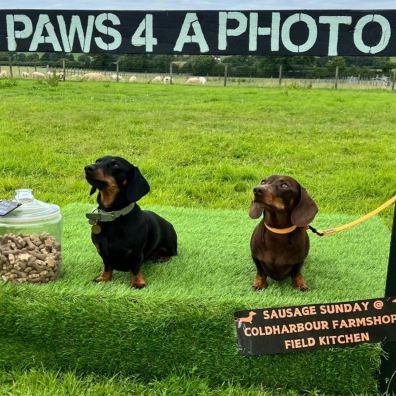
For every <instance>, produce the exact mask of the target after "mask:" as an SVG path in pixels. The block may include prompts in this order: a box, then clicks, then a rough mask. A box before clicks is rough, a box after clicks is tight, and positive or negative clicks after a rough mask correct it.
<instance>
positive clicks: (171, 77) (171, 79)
mask: <svg viewBox="0 0 396 396" xmlns="http://www.w3.org/2000/svg"><path fill="white" fill-rule="evenodd" d="M169 74H170V84H171V85H172V84H173V63H172V62H171V63H170V65H169Z"/></svg>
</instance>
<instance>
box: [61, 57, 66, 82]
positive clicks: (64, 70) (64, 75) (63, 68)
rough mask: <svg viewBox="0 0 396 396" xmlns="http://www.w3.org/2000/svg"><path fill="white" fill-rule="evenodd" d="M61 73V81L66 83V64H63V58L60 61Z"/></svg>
mask: <svg viewBox="0 0 396 396" xmlns="http://www.w3.org/2000/svg"><path fill="white" fill-rule="evenodd" d="M62 72H63V81H66V62H65V58H63V59H62Z"/></svg>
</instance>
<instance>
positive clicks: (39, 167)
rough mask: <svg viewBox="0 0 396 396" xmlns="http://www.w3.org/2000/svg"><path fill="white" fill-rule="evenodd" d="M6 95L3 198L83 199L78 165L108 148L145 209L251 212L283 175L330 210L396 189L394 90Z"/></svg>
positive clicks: (11, 91)
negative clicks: (27, 190) (146, 191)
mask: <svg viewBox="0 0 396 396" xmlns="http://www.w3.org/2000/svg"><path fill="white" fill-rule="evenodd" d="M1 87H3V88H2V89H1ZM0 96H1V101H0V131H1V132H0V134H1V139H2V142H4V144H1V147H0V156H1V158H2V161H1V165H0V194H1V196H12V193H13V191H14V189H15V188H17V187H21V186H30V187H33V188H34V189H35V191H36V194H37V196H38V197H39V198H41V199H43V200H46V201H53V202H56V203H58V204H60V205H64V204H66V203H71V202H86V201H87V193H88V188H87V185H86V183H85V181H84V178H83V177H82V169H83V167H84V166H85V165H86V164H88V163H91V162H93V161H94V160H95V159H96V158H97V157H98V156H100V155H103V154H107V153H111V154H119V155H121V156H124V157H126V158H128V159H130V160H131V161H133V162H134V163H135V164H137V165H139V167H140V168H141V169H142V171H143V173H144V174H145V175H146V176H147V178H148V180H149V181H150V184H151V187H152V190H153V193H152V194H150V195H149V196H148V197H147V198H145V200H144V202H146V203H150V204H165V205H171V206H187V207H211V208H213V207H215V208H246V207H247V205H248V202H249V199H250V195H251V189H252V187H253V186H254V185H255V184H256V183H257V182H258V181H259V180H261V179H262V178H263V177H264V176H268V175H270V174H276V173H278V174H289V175H291V176H294V177H295V178H296V179H298V180H299V181H301V183H302V184H304V185H305V186H306V187H307V188H308V191H310V192H311V194H312V195H313V196H314V197H315V199H316V201H317V203H318V205H319V207H320V209H321V211H323V212H329V213H348V214H361V213H366V212H368V211H369V210H371V209H372V208H374V207H376V206H379V204H380V203H382V202H383V201H385V199H386V198H388V197H390V196H391V195H392V194H393V193H394V192H395V185H396V174H395V172H394V169H395V166H396V145H395V144H394V139H395V134H396V100H395V95H394V94H393V93H390V92H381V91H358V92H357V91H338V92H336V91H334V90H302V89H289V90H287V89H256V88H231V87H227V88H226V89H225V88H223V87H188V86H154V85H142V84H138V85H133V86H131V85H127V84H121V85H117V84H106V83H77V82H76V83H65V84H60V85H59V86H58V87H48V86H47V85H46V84H44V83H41V84H39V83H37V82H31V81H18V82H17V85H16V86H13V87H8V86H7V85H6V83H5V82H0ZM383 216H384V218H385V219H386V222H387V224H388V225H389V224H390V219H391V215H390V212H387V213H386V214H384V215H383Z"/></svg>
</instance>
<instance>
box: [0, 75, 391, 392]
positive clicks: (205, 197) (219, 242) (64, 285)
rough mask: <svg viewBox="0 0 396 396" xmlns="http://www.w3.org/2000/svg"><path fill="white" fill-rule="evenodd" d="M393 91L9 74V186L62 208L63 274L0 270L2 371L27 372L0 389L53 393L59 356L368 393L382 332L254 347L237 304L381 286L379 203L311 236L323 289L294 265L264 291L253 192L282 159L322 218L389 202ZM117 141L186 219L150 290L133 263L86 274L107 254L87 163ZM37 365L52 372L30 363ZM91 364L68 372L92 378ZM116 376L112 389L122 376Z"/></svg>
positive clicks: (127, 368) (0, 91) (328, 220)
mask: <svg viewBox="0 0 396 396" xmlns="http://www.w3.org/2000/svg"><path fill="white" fill-rule="evenodd" d="M394 99H395V96H394V94H393V93H390V92H382V91H373V90H370V91H344V90H342V91H333V90H302V89H254V88H236V87H235V88H231V87H227V88H226V89H224V88H222V87H186V86H154V85H140V84H138V85H127V84H119V85H116V84H108V83H65V84H59V85H58V86H56V87H49V86H47V85H46V84H45V83H38V82H32V81H18V82H17V83H16V84H10V83H9V82H8V81H0V140H1V144H0V157H1V161H0V197H1V198H4V197H5V198H9V197H12V195H13V191H14V190H15V189H16V188H21V187H30V188H33V189H34V191H35V195H36V197H37V198H39V199H41V200H44V201H49V202H54V203H57V204H59V205H61V206H62V207H63V212H64V214H65V223H64V224H65V240H64V258H65V276H64V278H63V279H62V280H60V281H58V282H56V283H53V284H49V285H45V286H40V287H37V286H33V285H29V286H18V287H16V286H12V285H3V286H2V287H0V312H1V314H2V316H1V318H0V324H1V329H2V331H1V332H0V368H1V369H2V370H5V371H0V373H2V374H1V375H3V376H12V375H14V376H17V377H18V383H21V388H20V390H18V386H17V385H15V386H14V388H12V389H11V390H9V388H1V387H0V393H1V392H3V393H5V392H10V393H11V394H18V393H17V392H22V393H23V392H25V394H29V392H30V394H37V393H36V391H35V389H36V388H35V386H36V384H37V381H38V382H40V381H42V382H43V384H44V385H43V386H44V387H45V389H46V391H48V394H51V389H53V387H52V388H51V386H52V385H50V382H51V381H52V384H54V381H57V384H58V385H59V384H60V383H62V384H63V382H62V381H64V380H65V378H68V377H67V376H68V375H69V374H65V376H63V374H62V375H61V376H60V377H59V378H58V377H56V374H54V370H55V372H56V370H58V369H61V370H62V371H67V370H76V372H77V373H78V375H80V374H84V373H85V374H89V373H92V372H93V373H95V374H96V375H102V376H113V375H114V374H116V373H121V374H122V375H125V376H126V378H129V377H130V376H133V379H131V380H130V381H131V382H128V381H129V379H125V381H127V382H125V383H127V384H128V385H127V386H129V385H130V386H131V389H140V388H134V387H135V386H136V387H139V386H141V387H142V388H141V389H144V390H145V391H147V392H157V393H159V394H166V392H169V394H174V393H177V392H179V391H177V392H176V391H175V392H174V393H172V390H174V389H176V387H180V392H179V393H180V394H188V390H187V391H186V390H185V389H187V388H188V387H189V386H190V385H189V384H190V383H192V384H194V383H197V384H198V383H199V384H201V385H202V386H203V387H204V386H207V387H210V389H213V391H214V392H216V389H217V388H216V387H219V386H220V385H221V384H222V383H224V382H228V381H232V385H230V387H229V388H227V389H229V392H230V394H232V392H233V391H234V390H236V394H238V390H241V389H242V388H238V386H239V385H237V384H238V383H239V384H241V385H240V386H243V387H244V388H245V387H250V386H255V387H256V388H255V389H257V386H259V384H263V386H265V387H266V389H279V388H280V389H282V390H283V391H284V390H285V389H298V390H300V391H301V390H304V389H306V390H312V391H313V390H315V389H316V390H321V391H328V392H329V393H346V392H348V393H349V392H357V393H362V392H369V393H372V392H373V391H374V389H375V385H376V384H375V382H376V370H377V368H378V364H379V353H380V351H379V347H378V346H377V345H362V346H359V347H356V348H348V349H333V350H322V351H315V352H305V353H298V354H295V355H282V356H264V357H254V358H242V357H241V356H239V355H238V353H237V348H236V336H235V331H234V327H233V326H234V325H233V320H232V318H233V313H234V311H236V310H240V309H243V308H247V309H248V308H253V307H257V308H260V307H271V306H282V305H297V304H307V303H322V302H326V301H346V300H349V299H362V298H370V297H379V296H382V295H383V290H384V282H385V268H386V261H387V254H388V247H389V232H388V230H387V228H389V226H390V224H391V218H392V217H391V214H392V211H391V210H388V211H386V212H384V213H383V214H382V215H381V218H382V220H383V221H384V223H385V224H386V226H387V227H386V226H384V223H382V222H381V221H380V220H379V219H374V220H372V221H370V222H369V223H367V224H365V225H362V226H360V227H359V228H356V229H354V230H353V231H348V232H345V233H342V234H339V235H337V236H332V237H328V238H324V239H317V238H311V239H312V249H311V252H310V256H309V260H308V263H307V266H306V269H305V277H306V280H307V282H308V284H309V286H310V287H311V291H310V292H309V293H307V294H303V293H299V292H297V291H295V290H293V289H292V288H291V286H290V282H286V281H285V282H282V283H276V282H272V283H271V284H270V288H269V289H268V290H266V291H264V292H259V293H254V292H253V291H251V289H250V285H251V283H252V280H253V277H254V266H253V264H252V262H251V260H250V258H249V245H248V242H249V238H250V235H251V232H252V228H253V226H254V222H252V221H251V220H249V219H248V217H247V208H248V206H249V201H250V198H251V189H252V187H253V186H254V185H255V184H256V183H257V182H258V181H259V180H261V179H262V178H263V177H264V176H268V175H270V174H275V173H278V174H288V175H291V176H294V177H295V178H296V179H298V180H299V181H301V183H302V184H303V185H305V187H307V189H308V191H309V192H310V194H311V195H312V196H313V197H314V199H315V201H316V202H317V204H318V206H319V208H320V212H319V215H318V216H317V218H316V220H315V225H316V226H317V227H318V228H321V227H327V226H334V225H339V224H343V223H344V222H346V221H349V220H351V219H353V218H355V217H357V216H358V215H361V214H363V213H366V212H368V211H369V210H371V209H373V208H374V207H376V206H378V205H379V204H380V203H382V202H383V201H385V199H387V198H388V197H390V196H391V195H393V194H394V192H395V185H396V174H395V172H394V169H395V165H396V145H395V144H394V139H395V133H396V111H395V110H396V101H395V100H394ZM108 153H110V154H114V155H121V156H124V157H126V158H128V159H130V160H131V161H132V162H133V163H135V164H137V165H138V166H139V167H140V168H141V170H142V171H143V173H144V175H145V176H146V177H147V179H148V180H149V182H150V184H151V188H152V192H151V193H150V194H149V195H148V196H147V197H145V198H144V199H143V200H142V201H141V204H142V206H143V207H145V208H148V207H150V208H154V209H155V210H158V211H159V212H160V213H161V214H163V215H164V216H166V217H168V218H169V219H170V220H172V221H173V222H174V223H175V225H176V228H177V230H178V233H179V237H180V255H179V257H177V258H175V259H174V260H172V262H170V263H169V264H166V265H147V266H146V267H145V268H144V275H145V277H146V280H147V282H148V284H149V287H148V288H147V289H146V290H142V291H135V290H130V289H129V288H128V277H127V275H126V274H117V275H116V276H115V280H114V282H112V284H108V285H103V286H100V285H93V284H92V283H91V282H90V280H91V279H93V277H94V276H95V275H97V274H98V273H99V271H100V270H101V264H100V261H99V257H98V256H97V254H96V252H95V250H94V248H93V246H92V245H91V243H90V241H89V227H88V225H87V224H86V223H85V220H84V211H85V210H86V209H87V208H88V207H87V206H86V205H87V204H88V205H89V204H91V205H93V202H94V200H93V198H89V197H88V192H89V188H88V186H87V184H86V183H85V181H84V178H83V175H82V169H83V167H84V166H85V165H86V164H88V163H91V162H93V161H94V160H95V159H96V158H97V157H99V156H102V155H103V154H108ZM75 202H79V203H80V204H75ZM158 205H160V206H158ZM172 207H174V208H172ZM176 207H178V208H176ZM188 207H189V208H190V209H188ZM191 208H196V209H194V210H193V209H191ZM197 208H207V209H208V210H203V209H197ZM213 209H215V210H213ZM335 213H337V214H335ZM214 235H215V237H214ZM39 367H44V368H46V369H47V370H49V371H48V372H45V371H44V372H43V373H41V374H37V376H36V374H35V373H34V374H32V375H31V374H29V373H28V374H24V372H23V370H25V369H26V368H33V369H34V368H39ZM9 370H18V371H14V372H13V374H12V373H9ZM285 373H286V374H285ZM47 374H48V378H47ZM70 375H72V374H70ZM89 375H90V374H89ZM135 376H137V377H136V378H137V379H136V378H135ZM7 378H10V377H7ZM35 378H36V379H35ZM95 378H96V377H95ZM104 378H105V377H103V378H102V379H98V380H97V381H98V384H99V385H98V386H102V385H103V386H105V382H106V380H105V379H104ZM122 378H124V377H122ZM153 378H156V379H157V380H158V384H157V383H156V384H157V385H152V384H153V382H150V381H152V380H153ZM135 379H136V381H137V382H136V381H135ZM29 381H31V387H30V385H29ZM92 381H93V380H92V377H90V376H88V377H81V378H80V377H78V378H77V377H76V378H73V379H72V380H71V382H72V383H73V384H74V385H73V386H76V389H80V390H79V392H80V393H83V392H84V391H86V392H87V394H89V393H88V392H92V391H91V388H92V386H91V383H92ZM120 381H121V383H119V382H117V381H115V382H114V384H113V383H111V387H112V390H111V391H109V392H113V393H109V394H117V392H119V391H118V387H121V389H124V388H123V386H124V385H125V383H124V379H121V380H120ZM169 381H170V382H172V381H173V382H174V385H172V384H173V383H172V384H171V383H170V382H169ZM194 381H197V382H194ZM94 382H95V383H96V379H95V380H94ZM0 383H1V380H0ZM150 384H151V385H150ZM113 385H114V386H113ZM201 385H199V386H201ZM0 386H1V385H0ZM64 386H65V385H61V389H63V388H64ZM197 386H198V385H197ZM62 387H63V388H62ZM156 387H157V388H156ZM3 389H4V390H3ZM94 389H96V388H94ZM154 389H156V390H154ZM255 389H253V388H249V389H248V390H247V392H250V391H251V392H255ZM283 391H282V392H283ZM43 392H44V391H43ZM98 392H101V390H100V391H98ZM103 392H107V390H106V391H103ZM139 392H140V391H139V390H136V393H139ZM142 392H143V391H142ZM241 392H242V390H241ZM65 394H68V393H67V392H65ZM99 394H100V393H99ZM104 394H106V393H104Z"/></svg>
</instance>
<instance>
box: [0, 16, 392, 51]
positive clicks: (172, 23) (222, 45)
mask: <svg viewBox="0 0 396 396" xmlns="http://www.w3.org/2000/svg"><path fill="white" fill-rule="evenodd" d="M395 34H396V10H361V11H360V10H359V11H356V10H353V11H350V10H289V11H96V10H95V11H82V10H19V9H18V10H0V51H10V52H14V51H19V52H61V53H62V52H63V53H70V52H73V53H80V52H82V53H100V52H109V53H114V54H118V53H124V54H142V53H146V54H218V55H232V54H239V55H273V56H291V55H298V54H300V55H315V56H336V55H340V56H346V55H347V56H350V55H357V56H359V55H364V56H370V55H377V56H396V40H395Z"/></svg>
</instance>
